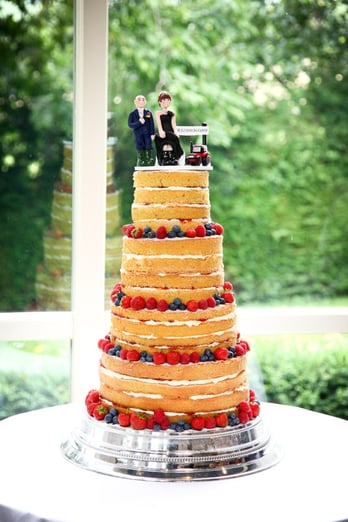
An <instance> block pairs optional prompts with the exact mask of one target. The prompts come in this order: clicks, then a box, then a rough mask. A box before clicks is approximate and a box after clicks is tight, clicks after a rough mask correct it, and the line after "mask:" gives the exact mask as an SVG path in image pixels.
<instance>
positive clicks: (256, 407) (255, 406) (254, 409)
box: [250, 402, 260, 418]
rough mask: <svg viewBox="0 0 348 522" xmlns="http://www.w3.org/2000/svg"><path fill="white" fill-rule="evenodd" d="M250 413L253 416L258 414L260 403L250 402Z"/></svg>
mask: <svg viewBox="0 0 348 522" xmlns="http://www.w3.org/2000/svg"><path fill="white" fill-rule="evenodd" d="M250 409H251V414H252V416H253V417H254V418H255V417H257V416H258V415H259V414H260V405H259V403H258V402H252V403H251V404H250Z"/></svg>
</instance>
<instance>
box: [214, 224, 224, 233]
mask: <svg viewBox="0 0 348 522" xmlns="http://www.w3.org/2000/svg"><path fill="white" fill-rule="evenodd" d="M212 227H213V229H214V230H215V232H216V233H217V235H218V236H221V234H223V233H224V227H223V226H222V225H220V224H219V223H212Z"/></svg>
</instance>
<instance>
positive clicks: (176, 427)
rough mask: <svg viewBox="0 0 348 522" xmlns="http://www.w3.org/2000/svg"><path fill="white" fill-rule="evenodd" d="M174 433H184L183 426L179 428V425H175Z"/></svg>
mask: <svg viewBox="0 0 348 522" xmlns="http://www.w3.org/2000/svg"><path fill="white" fill-rule="evenodd" d="M175 431H176V432H177V433H181V432H182V431H184V426H181V424H179V423H177V425H176V426H175Z"/></svg>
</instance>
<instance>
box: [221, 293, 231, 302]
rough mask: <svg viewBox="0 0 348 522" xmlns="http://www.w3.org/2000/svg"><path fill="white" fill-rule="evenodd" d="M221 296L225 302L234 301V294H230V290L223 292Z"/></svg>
mask: <svg viewBox="0 0 348 522" xmlns="http://www.w3.org/2000/svg"><path fill="white" fill-rule="evenodd" d="M221 297H223V298H224V299H225V301H226V303H233V302H234V295H233V294H232V292H224V293H223V294H222V296H221Z"/></svg>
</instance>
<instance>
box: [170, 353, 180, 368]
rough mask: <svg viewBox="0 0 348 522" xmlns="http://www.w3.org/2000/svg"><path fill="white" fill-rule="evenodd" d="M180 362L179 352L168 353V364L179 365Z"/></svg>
mask: <svg viewBox="0 0 348 522" xmlns="http://www.w3.org/2000/svg"><path fill="white" fill-rule="evenodd" d="M179 362H180V353H179V352H173V351H170V352H168V353H167V363H168V364H172V365H174V364H179Z"/></svg>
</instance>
